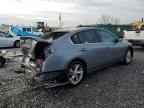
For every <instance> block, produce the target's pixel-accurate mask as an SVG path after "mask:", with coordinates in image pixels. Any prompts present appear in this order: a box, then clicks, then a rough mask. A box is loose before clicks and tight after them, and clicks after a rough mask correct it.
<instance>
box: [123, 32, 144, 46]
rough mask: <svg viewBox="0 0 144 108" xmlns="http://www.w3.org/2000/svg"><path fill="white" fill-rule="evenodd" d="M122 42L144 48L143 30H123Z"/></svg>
mask: <svg viewBox="0 0 144 108" xmlns="http://www.w3.org/2000/svg"><path fill="white" fill-rule="evenodd" d="M123 39H124V40H127V41H129V42H131V43H132V44H133V45H140V46H144V30H124V38H123Z"/></svg>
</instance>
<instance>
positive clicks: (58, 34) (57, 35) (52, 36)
mask: <svg viewBox="0 0 144 108" xmlns="http://www.w3.org/2000/svg"><path fill="white" fill-rule="evenodd" d="M67 33H68V32H52V33H50V34H47V35H44V36H42V37H41V38H42V39H46V40H49V39H52V40H56V39H58V38H60V37H62V36H63V35H65V34H67Z"/></svg>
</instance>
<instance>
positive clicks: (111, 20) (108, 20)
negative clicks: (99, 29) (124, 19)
mask: <svg viewBox="0 0 144 108" xmlns="http://www.w3.org/2000/svg"><path fill="white" fill-rule="evenodd" d="M101 23H102V24H115V25H117V24H120V19H119V18H118V17H114V16H110V15H102V18H101Z"/></svg>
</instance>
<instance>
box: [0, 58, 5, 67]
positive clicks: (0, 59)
mask: <svg viewBox="0 0 144 108" xmlns="http://www.w3.org/2000/svg"><path fill="white" fill-rule="evenodd" d="M5 63H6V59H5V58H3V57H0V68H1V67H3V66H4V64H5Z"/></svg>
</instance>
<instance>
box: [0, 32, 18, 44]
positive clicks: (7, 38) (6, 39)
mask: <svg viewBox="0 0 144 108" xmlns="http://www.w3.org/2000/svg"><path fill="white" fill-rule="evenodd" d="M0 47H20V37H18V36H12V35H10V34H8V33H5V32H2V31H0Z"/></svg>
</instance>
